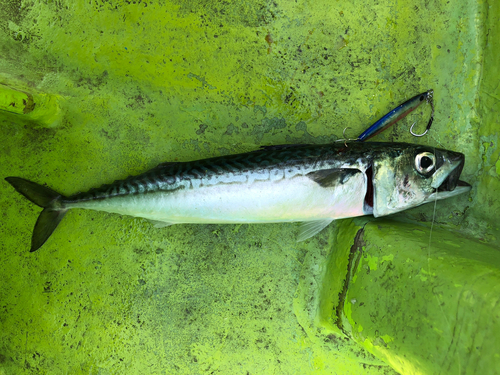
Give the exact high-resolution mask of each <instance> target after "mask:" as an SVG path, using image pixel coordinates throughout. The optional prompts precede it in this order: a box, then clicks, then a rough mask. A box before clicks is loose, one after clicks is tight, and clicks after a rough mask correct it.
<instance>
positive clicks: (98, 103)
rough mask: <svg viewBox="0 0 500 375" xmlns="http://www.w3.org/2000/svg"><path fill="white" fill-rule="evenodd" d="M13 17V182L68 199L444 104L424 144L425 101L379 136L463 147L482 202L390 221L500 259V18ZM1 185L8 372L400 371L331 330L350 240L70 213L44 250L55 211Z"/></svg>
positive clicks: (3, 39) (116, 5) (9, 58)
mask: <svg viewBox="0 0 500 375" xmlns="http://www.w3.org/2000/svg"><path fill="white" fill-rule="evenodd" d="M0 8H1V12H0V84H1V86H0V109H1V111H0V135H1V142H0V165H1V169H0V170H1V171H2V176H1V177H2V178H3V177H7V176H20V177H24V178H27V179H29V180H33V181H36V182H39V183H46V184H47V185H48V186H50V187H51V188H53V189H55V190H56V191H60V192H61V193H64V194H71V193H74V192H77V191H84V190H87V189H89V188H91V187H95V186H99V185H100V184H102V183H109V182H111V181H113V180H115V179H120V178H124V177H126V176H128V175H132V174H137V173H139V172H142V171H144V170H147V169H149V168H151V167H154V166H155V165H157V164H158V163H160V162H165V161H187V160H193V159H199V158H205V157H211V156H217V155H223V154H228V153H238V152H244V151H249V150H253V149H256V148H258V146H260V145H269V144H284V143H326V142H330V141H333V140H336V139H337V138H341V137H342V133H343V130H344V129H345V128H346V127H349V128H348V129H347V130H346V135H347V136H348V137H355V136H356V135H358V134H359V133H360V132H361V131H362V130H364V129H365V128H366V126H367V125H369V124H371V123H372V122H374V120H376V119H377V118H378V117H380V116H381V115H383V114H384V113H386V112H387V111H388V110H390V109H391V108H393V107H394V106H396V105H398V104H400V103H401V102H402V101H404V100H406V99H408V98H409V97H411V96H413V95H415V94H417V93H419V92H423V91H426V90H428V89H430V88H432V89H434V96H435V120H434V124H433V128H432V130H431V132H430V133H429V135H428V136H425V137H422V138H418V139H417V138H414V137H412V136H411V135H409V133H408V129H409V126H410V125H411V124H412V123H413V122H414V121H417V125H416V127H417V129H421V128H423V127H424V126H425V123H426V121H427V118H428V116H429V113H430V108H429V106H421V107H420V108H419V112H415V113H412V114H411V115H410V116H409V118H408V119H405V120H404V121H402V122H400V123H398V124H397V125H396V126H395V127H393V128H392V129H390V130H388V131H386V132H385V133H384V134H382V135H380V136H378V138H377V140H385V141H405V142H413V143H421V144H427V145H433V146H436V147H442V148H447V149H452V150H458V151H461V152H464V153H465V155H466V166H465V169H464V172H463V174H462V176H463V177H462V179H464V180H466V181H468V182H469V183H471V184H472V185H473V189H472V191H471V193H470V194H469V195H464V196H461V197H456V198H453V199H450V200H449V201H444V202H438V204H437V207H436V210H434V209H433V206H432V205H427V206H424V207H420V208H417V209H414V210H410V211H408V212H407V213H404V214H400V215H397V217H396V218H397V219H398V220H404V221H410V222H413V223H415V225H417V224H424V225H426V224H429V223H430V222H431V221H434V222H435V225H439V226H440V228H444V229H446V230H460V231H461V232H463V233H464V234H466V235H468V236H471V237H474V238H476V239H478V240H480V241H483V242H484V243H486V244H488V245H490V246H498V245H499V240H500V237H499V229H498V215H499V214H498V212H500V207H499V204H500V203H499V200H498V199H497V198H496V197H497V195H496V194H497V193H496V192H497V191H498V188H499V187H500V182H499V181H500V179H499V174H500V167H499V163H500V162H499V153H498V148H497V144H498V142H500V137H499V134H498V123H499V114H498V103H499V101H500V92H499V90H500V86H499V84H498V82H499V77H498V72H497V70H496V67H497V66H498V64H497V62H496V61H497V60H498V59H497V57H498V52H496V51H498V48H499V46H498V43H499V42H498V40H500V39H499V32H498V23H499V22H498V16H499V14H500V12H499V6H498V5H497V4H496V3H494V2H491V4H489V3H488V2H476V1H460V2H459V1H423V0H422V1H419V0H414V1H399V2H397V3H393V2H374V3H366V2H356V1H353V2H349V3H346V2H332V1H330V0H328V1H326V0H325V1H323V0H319V1H314V2H307V1H300V0H299V1H296V2H292V1H284V0H283V1H280V0H277V1H274V2H270V1H260V0H259V1H248V2H246V1H224V2H215V1H214V2H210V1H195V0H193V1H168V2H155V1H140V0H139V1H114V0H110V1H64V0H60V1H19V0H0ZM495 64H496V65H495ZM495 66H496V67H495ZM28 94H30V95H31V97H32V98H33V101H34V103H35V104H37V105H38V106H37V105H35V106H34V107H33V106H30V105H28V106H27V107H26V104H24V103H23V99H25V98H28V96H27V95H28ZM25 101H26V100H25ZM28 101H29V100H28ZM28 101H26V103H28ZM11 103H14V105H11ZM19 106H21V109H20V108H19ZM23 106H24V107H23ZM26 108H28V109H26ZM21 112H22V113H21ZM0 189H1V193H0V207H1V210H2V220H1V221H0V237H1V238H2V240H1V241H0V246H1V249H0V279H1V280H2V282H1V283H0V301H1V305H0V307H1V309H0V373H5V374H44V373H46V374H52V373H55V374H59V373H71V374H80V373H81V374H115V373H117V374H118V373H130V374H133V373H137V374H172V373H179V374H193V373H221V374H222V373H225V374H264V373H265V374H273V373H275V374H332V373H338V374H348V373H352V374H357V373H368V374H393V373H394V370H392V369H391V367H389V365H388V364H387V363H384V362H382V361H381V360H380V359H377V358H376V357H375V356H374V355H372V354H370V353H369V352H368V351H366V350H365V349H364V348H363V347H361V346H358V345H357V344H356V343H355V342H354V341H351V340H349V339H347V338H346V337H342V335H337V334H336V333H335V330H336V328H335V327H336V325H335V322H334V321H332V320H331V318H328V314H326V313H325V311H326V310H328V309H329V308H332V306H333V305H334V304H335V303H336V300H335V298H334V297H332V296H328V297H327V298H326V299H325V298H322V296H323V297H324V296H325V295H328V291H327V290H325V289H322V288H321V285H320V284H321V280H324V279H322V278H323V277H326V279H327V280H329V282H331V283H332V285H337V284H339V285H340V284H342V283H341V280H340V281H339V280H336V279H335V274H328V275H326V276H325V273H326V270H328V269H331V268H328V267H330V266H332V264H330V263H329V262H331V257H330V255H331V254H332V252H335V251H336V247H338V245H339V244H344V245H345V246H348V247H349V246H350V245H351V243H352V241H353V238H352V237H350V233H351V232H353V233H355V230H354V229H352V228H351V229H352V230H351V229H350V230H348V231H346V232H345V235H344V234H343V233H344V232H342V231H337V230H336V228H335V226H334V225H332V226H331V227H330V228H328V229H327V230H325V231H323V232H322V233H321V234H320V235H318V236H316V237H314V238H312V239H310V240H308V241H306V242H305V243H296V242H295V238H296V234H297V226H296V225H294V224H273V225H240V226H238V225H220V226H219V225H203V226H202V225H199V226H196V225H178V226H172V227H168V228H163V229H156V228H154V227H153V226H151V225H150V224H149V223H147V222H144V221H142V220H139V219H134V218H130V217H121V216H118V215H111V214H105V213H97V212H92V211H85V210H75V211H73V212H69V213H68V214H67V215H66V217H65V219H64V221H63V222H62V223H61V224H60V226H59V227H58V229H57V231H56V232H55V233H54V235H53V236H52V237H51V238H50V239H49V241H48V242H47V243H46V244H45V245H44V246H43V248H41V249H40V250H39V251H37V252H35V253H29V252H28V249H29V243H30V237H31V231H32V228H33V225H34V223H35V221H36V218H37V216H38V214H39V212H40V209H39V208H38V207H36V206H34V205H33V204H31V203H30V202H28V201H27V200H26V199H24V198H23V197H22V196H21V195H19V194H17V193H16V192H15V191H14V190H13V189H12V188H11V187H10V186H9V185H8V184H7V182H5V181H3V182H1V183H0ZM385 241H386V242H387V243H390V242H391V238H390V237H386V240H385ZM344 266H345V264H343V263H342V262H340V263H339V264H336V265H335V267H337V268H336V269H338V270H339V278H344V277H345V276H346V275H345V274H342V273H341V272H340V269H341V268H342V267H344ZM332 298H333V299H332ZM315 301H318V302H317V305H318V306H319V307H316V308H317V309H318V311H319V312H318V311H316V312H315V310H314V309H315V307H314V306H317V305H315ZM422 303H424V304H425V303H429V301H426V300H422ZM430 303H434V301H430ZM329 319H330V320H329ZM317 327H320V328H317Z"/></svg>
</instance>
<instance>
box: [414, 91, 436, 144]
mask: <svg viewBox="0 0 500 375" xmlns="http://www.w3.org/2000/svg"><path fill="white" fill-rule="evenodd" d="M433 94H434V91H433V90H429V91H428V92H427V96H426V101H427V103H429V104H430V105H431V118H430V119H429V122H428V123H427V127H426V128H425V131H424V132H423V133H422V134H417V133H414V132H413V127H414V126H415V124H416V122H414V123H413V124H412V125H411V126H410V133H411V135H413V136H414V137H423V136H424V135H426V134H427V133H428V132H429V129H430V128H431V126H432V122H433V121H434V103H433V101H432V98H433Z"/></svg>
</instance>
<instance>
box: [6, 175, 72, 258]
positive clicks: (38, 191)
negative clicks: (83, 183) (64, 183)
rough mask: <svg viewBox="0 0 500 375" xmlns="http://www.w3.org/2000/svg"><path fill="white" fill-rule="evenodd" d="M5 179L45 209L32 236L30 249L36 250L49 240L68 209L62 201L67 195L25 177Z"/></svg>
mask: <svg viewBox="0 0 500 375" xmlns="http://www.w3.org/2000/svg"><path fill="white" fill-rule="evenodd" d="M5 180H6V181H7V182H8V183H9V184H11V185H12V186H13V187H14V189H16V190H17V191H18V193H21V194H22V195H24V196H25V197H26V198H28V199H29V200H30V201H32V202H33V203H35V204H36V205H38V206H40V207H43V211H42V212H41V213H40V216H38V220H37V221H36V224H35V228H34V229H33V236H32V237H31V250H30V251H31V252H33V251H36V250H38V249H39V248H40V247H41V246H42V245H43V244H44V243H45V241H47V239H48V238H49V237H50V235H51V234H52V233H53V232H54V230H55V229H56V228H57V226H58V225H59V223H60V222H61V220H62V219H63V217H64V215H65V214H66V212H67V211H68V210H67V209H66V208H64V207H63V205H62V203H61V201H62V200H63V199H65V198H66V197H64V196H63V195H62V194H59V193H57V192H55V191H54V190H52V189H49V188H48V187H45V186H42V185H39V184H37V183H34V182H31V181H28V180H25V179H24V178H19V177H7V178H5Z"/></svg>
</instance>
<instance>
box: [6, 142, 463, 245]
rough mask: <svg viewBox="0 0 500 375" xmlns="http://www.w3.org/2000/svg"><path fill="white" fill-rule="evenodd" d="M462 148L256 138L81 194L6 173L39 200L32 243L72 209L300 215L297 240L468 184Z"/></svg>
mask: <svg viewBox="0 0 500 375" xmlns="http://www.w3.org/2000/svg"><path fill="white" fill-rule="evenodd" d="M464 162H465V157H464V155H463V154H461V153H458V152H453V151H447V150H442V149H435V148H432V147H426V146H419V145H412V144H405V143H357V142H353V143H347V144H344V143H334V144H329V145H280V146H265V147H262V148H261V149H260V150H257V151H253V152H248V153H244V154H237V155H230V156H220V157H214V158H210V159H203V160H197V161H189V162H173V163H170V162H169V163H163V164H160V165H158V166H157V167H155V168H153V169H151V170H149V171H147V172H145V173H143V174H140V175H138V176H132V177H128V178H126V179H124V180H119V181H115V182H113V183H112V184H108V185H102V186H101V187H99V188H94V189H91V190H89V191H87V192H83V193H77V194H74V195H70V196H64V195H62V194H60V193H57V192H55V191H53V190H52V189H49V188H47V187H44V186H41V185H39V184H37V183H34V182H31V181H28V180H25V179H23V178H19V177H7V178H6V180H7V181H8V182H9V183H10V184H11V185H12V186H13V187H14V188H15V189H16V190H17V191H18V192H19V193H21V194H23V195H24V196H25V197H26V198H28V199H29V200H31V201H32V202H33V203H35V204H37V205H38V206H40V207H43V211H42V212H41V214H40V216H39V218H38V220H37V222H36V225H35V228H34V230H33V236H32V243H31V251H35V250H37V249H39V248H40V247H41V246H42V245H43V244H44V243H45V241H46V240H47V239H48V238H49V237H50V235H51V234H52V233H53V231H54V230H55V229H56V227H57V225H58V224H59V222H60V221H61V220H62V219H63V217H64V215H65V214H66V212H67V211H68V210H70V209H73V208H84V209H92V210H97V211H106V212H110V213H117V214H121V215H130V216H135V217H141V218H145V219H148V220H150V221H152V222H153V223H154V224H155V226H157V227H162V226H167V225H172V224H183V223H197V224H208V223H212V224H215V223H218V224H226V223H277V222H302V223H303V224H302V226H301V228H300V233H299V236H298V240H299V241H303V240H305V239H307V238H309V237H311V236H313V235H315V234H316V233H318V232H319V231H321V230H322V229H323V228H325V227H326V226H327V225H328V224H329V223H330V222H331V221H332V220H335V219H342V218H348V217H355V216H362V215H370V214H373V215H374V216H375V217H379V216H385V215H389V214H392V213H395V212H400V211H403V210H406V209H409V208H412V207H416V206H419V205H421V204H424V203H427V202H430V201H434V200H436V199H444V198H448V197H451V196H455V195H457V194H461V193H465V192H467V191H469V190H470V185H468V184H466V183H464V182H462V181H459V177H460V173H461V171H462V168H463V166H464Z"/></svg>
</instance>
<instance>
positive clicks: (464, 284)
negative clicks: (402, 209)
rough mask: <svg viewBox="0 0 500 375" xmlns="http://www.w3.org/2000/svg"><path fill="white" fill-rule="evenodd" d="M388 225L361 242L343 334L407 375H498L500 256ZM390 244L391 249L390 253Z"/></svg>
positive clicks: (369, 229) (449, 237) (462, 241)
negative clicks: (346, 333) (347, 322)
mask: <svg viewBox="0 0 500 375" xmlns="http://www.w3.org/2000/svg"><path fill="white" fill-rule="evenodd" d="M432 238H433V240H432V241H431V242H430V243H429V229H428V228H424V227H422V228H419V229H417V228H416V227H415V225H413V224H401V223H396V222H391V221H387V220H378V221H377V222H372V223H368V224H367V225H366V226H365V227H364V229H363V234H362V235H361V237H360V239H359V240H358V244H357V246H358V248H357V250H356V251H357V256H358V257H359V263H357V265H356V268H355V270H354V271H353V272H354V273H355V277H353V278H352V280H351V283H350V285H349V291H348V293H347V295H346V302H345V306H344V314H345V315H346V317H347V319H348V321H349V324H346V327H345V329H346V330H347V331H349V332H350V334H351V335H352V337H354V339H355V340H356V341H358V342H359V343H360V344H362V345H363V346H365V347H366V348H367V349H368V350H369V351H370V352H372V353H374V354H375V355H376V356H377V357H380V358H383V359H384V360H385V361H387V362H388V363H390V364H391V365H392V366H393V367H394V368H395V369H396V370H398V371H400V372H401V373H405V374H414V373H418V374H420V373H422V374H497V373H499V369H498V366H497V364H498V362H499V361H500V350H499V348H498V344H497V342H498V338H499V337H500V311H499V309H498V306H499V304H500V252H499V251H498V249H496V248H492V247H490V246H487V245H484V244H481V243H479V242H477V241H472V240H470V239H467V238H466V237H462V236H461V235H459V234H457V233H453V232H450V231H447V230H442V229H439V228H435V229H434V230H433V233H432ZM388 243H390V245H388Z"/></svg>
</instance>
